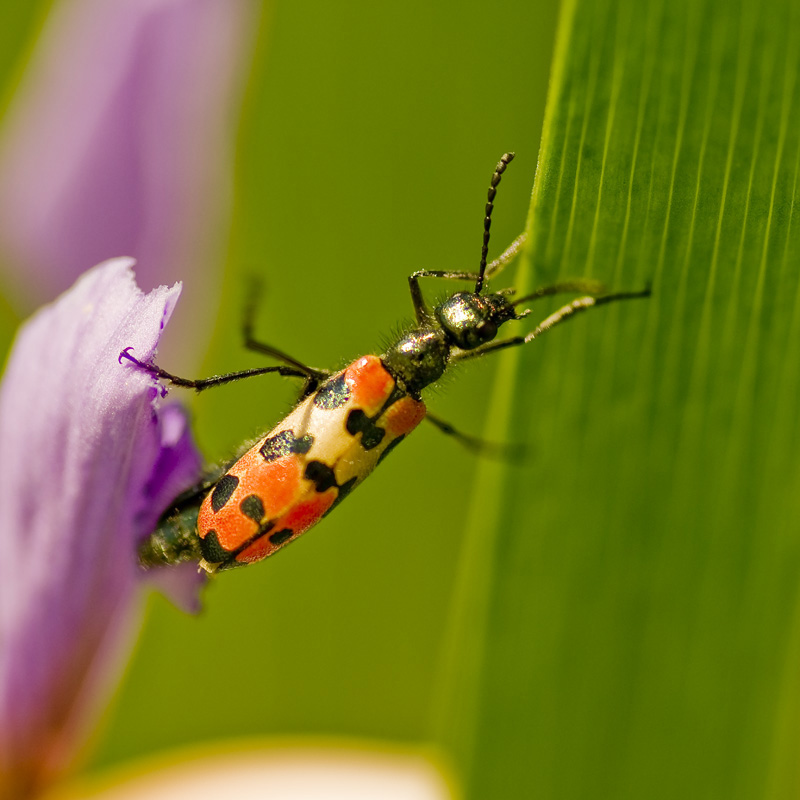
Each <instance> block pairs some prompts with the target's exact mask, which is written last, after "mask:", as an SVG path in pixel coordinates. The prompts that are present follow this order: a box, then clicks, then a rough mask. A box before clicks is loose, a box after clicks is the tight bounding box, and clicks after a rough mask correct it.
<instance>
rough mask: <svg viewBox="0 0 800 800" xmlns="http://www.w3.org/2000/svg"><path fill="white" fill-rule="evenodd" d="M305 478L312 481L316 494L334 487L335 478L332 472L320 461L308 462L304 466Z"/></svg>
mask: <svg viewBox="0 0 800 800" xmlns="http://www.w3.org/2000/svg"><path fill="white" fill-rule="evenodd" d="M306 478H308V480H310V481H313V482H314V485H315V488H316V490H317V491H318V492H325V491H327V490H328V489H330V488H331V486H336V476H335V475H334V474H333V470H332V469H331V468H330V467H329V466H328V465H327V464H323V463H322V462H321V461H309V462H308V464H306Z"/></svg>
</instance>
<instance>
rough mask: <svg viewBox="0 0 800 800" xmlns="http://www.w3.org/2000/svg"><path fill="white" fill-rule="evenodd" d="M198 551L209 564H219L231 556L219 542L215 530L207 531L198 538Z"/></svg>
mask: <svg viewBox="0 0 800 800" xmlns="http://www.w3.org/2000/svg"><path fill="white" fill-rule="evenodd" d="M200 552H202V554H203V558H204V559H205V560H206V561H208V562H209V564H219V563H220V562H222V561H227V560H228V559H229V558H230V557H231V553H229V552H228V551H227V550H226V549H225V548H224V547H223V546H222V545H221V544H220V543H219V537H218V536H217V532H216V531H208V532H207V533H206V535H205V536H204V537H203V538H202V539H201V540H200Z"/></svg>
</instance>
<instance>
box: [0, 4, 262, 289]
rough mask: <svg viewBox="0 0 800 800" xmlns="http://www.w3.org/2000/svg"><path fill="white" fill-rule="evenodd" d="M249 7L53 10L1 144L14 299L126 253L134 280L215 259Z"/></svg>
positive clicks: (63, 284)
mask: <svg viewBox="0 0 800 800" xmlns="http://www.w3.org/2000/svg"><path fill="white" fill-rule="evenodd" d="M256 11H257V5H256V4H255V3H254V2H253V0H113V2H108V0H71V2H61V3H56V4H55V5H54V7H53V11H52V12H51V13H50V14H49V16H48V17H47V19H46V22H45V26H44V29H43V31H42V34H41V36H40V39H39V41H38V42H37V47H36V49H35V51H34V53H33V57H32V59H31V62H30V64H29V66H28V68H27V70H26V72H25V75H24V77H23V81H22V83H21V85H20V90H19V91H18V92H17V94H16V96H15V98H14V102H13V104H12V106H11V108H10V109H9V113H8V115H7V120H6V123H5V130H4V135H3V141H2V149H1V150H0V243H2V247H3V248H4V250H5V254H4V259H3V260H4V261H5V263H7V264H9V265H11V266H13V267H14V268H15V272H16V273H17V274H16V277H15V284H16V285H15V288H16V289H17V290H21V292H22V294H23V295H24V296H25V297H26V298H29V299H34V300H35V301H36V303H41V302H43V301H45V300H49V299H50V298H52V297H55V296H56V295H57V294H58V293H59V292H61V291H63V290H64V289H66V288H67V287H68V286H70V285H71V284H72V283H73V282H74V281H75V280H76V279H77V277H78V275H80V274H81V273H82V272H83V271H84V270H85V269H86V265H87V264H97V263H99V262H100V261H103V260H104V259H107V258H113V257H116V256H119V255H128V256H133V257H135V258H136V259H137V264H138V266H137V275H138V279H139V282H140V284H141V285H142V286H143V287H145V288H150V287H152V286H157V285H159V284H160V283H164V282H168V281H174V280H176V279H177V278H178V277H183V276H185V275H187V274H190V273H193V272H194V273H196V271H197V269H198V265H203V266H207V265H208V264H209V263H213V262H214V260H215V258H216V255H217V254H216V253H215V247H214V246H215V245H219V244H221V243H222V242H223V241H224V240H223V237H224V221H225V217H226V216H227V214H228V205H229V204H228V199H229V192H228V188H229V187H228V183H229V181H230V178H229V175H230V165H231V160H232V159H231V152H232V138H233V134H234V132H235V124H236V120H237V119H238V100H239V96H240V86H241V83H242V80H241V79H242V78H243V77H244V70H243V69H242V67H244V66H246V64H247V60H248V56H249V54H250V52H251V49H252V48H251V47H250V45H251V42H252V34H253V31H254V30H255V29H256V27H257V26H256V25H255V24H254V22H255V14H256ZM220 223H223V224H222V225H221V224H220ZM195 285H196V286H198V287H201V286H202V287H204V288H205V289H209V288H210V287H209V286H208V278H206V279H204V281H202V282H201V281H196V282H195ZM196 291H197V292H198V293H199V292H200V289H199V288H198V289H197V290H196ZM213 296H214V293H213V291H208V292H207V294H206V296H205V297H206V300H207V301H208V299H209V298H213ZM184 303H185V301H184Z"/></svg>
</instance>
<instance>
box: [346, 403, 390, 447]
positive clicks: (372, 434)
mask: <svg viewBox="0 0 800 800" xmlns="http://www.w3.org/2000/svg"><path fill="white" fill-rule="evenodd" d="M346 427H347V432H348V433H349V434H350V435H351V436H355V435H356V434H357V433H360V434H361V446H362V447H363V448H364V449H365V450H372V449H373V448H374V447H377V446H378V445H379V444H380V443H381V442H382V441H383V437H384V436H385V435H386V431H385V429H384V428H379V427H378V426H377V425H376V424H375V422H374V420H371V419H370V418H369V417H368V416H367V415H366V414H365V413H364V412H363V411H362V410H361V409H360V408H354V409H353V410H352V411H351V412H350V413H349V414H348V415H347V423H346Z"/></svg>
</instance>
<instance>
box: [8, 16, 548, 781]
mask: <svg viewBox="0 0 800 800" xmlns="http://www.w3.org/2000/svg"><path fill="white" fill-rule="evenodd" d="M40 8H41V4H40ZM39 12H40V9H37V8H36V4H35V3H32V4H30V5H29V6H26V4H6V5H4V7H3V11H2V12H1V13H2V23H3V24H2V25H0V31H2V33H0V36H2V37H3V38H2V42H1V43H2V46H0V66H1V67H2V68H3V69H4V70H5V71H6V76H7V81H8V83H9V85H13V80H14V77H15V75H14V72H13V69H14V68H15V66H16V59H15V54H16V56H17V57H18V56H20V55H21V54H22V53H23V52H24V50H25V49H26V48H27V47H29V46H30V37H31V36H33V35H35V28H36V24H37V13H39ZM556 14H557V9H556V5H555V3H554V2H547V3H523V2H499V3H494V4H492V5H491V7H488V6H487V5H486V4H484V3H477V2H467V3H464V2H445V3H442V2H439V3H433V4H432V3H426V2H410V3H403V4H388V3H386V4H384V3H367V2H358V3H336V4H331V3H322V2H317V3H278V4H274V5H273V4H265V7H264V16H263V20H262V23H263V24H262V30H261V31H260V34H259V39H258V45H257V50H256V53H255V58H254V61H253V67H252V72H251V75H250V77H249V79H248V86H247V91H246V96H245V104H244V110H243V115H242V120H241V124H240V128H239V132H238V143H237V151H236V164H235V170H236V173H235V209H234V220H233V227H232V232H231V236H230V246H229V250H228V257H227V260H226V262H225V263H224V264H223V263H221V264H220V265H219V269H220V270H221V271H223V270H224V290H223V296H222V298H221V302H220V309H219V318H218V320H217V321H216V322H215V324H214V334H213V343H212V345H211V347H210V350H209V352H208V353H207V354H206V357H205V358H204V359H203V361H202V365H201V367H200V372H201V373H202V374H210V373H214V372H224V371H229V370H233V369H238V368H242V367H246V366H256V365H258V364H259V363H261V362H259V360H258V357H257V356H254V355H253V354H248V353H246V352H244V351H243V350H242V348H241V343H240V334H239V326H240V315H241V308H242V297H243V294H244V291H245V286H246V284H245V279H246V276H247V275H249V274H251V273H253V272H257V273H259V274H263V275H264V277H265V280H266V286H267V299H266V302H265V307H264V309H263V313H262V314H261V316H260V319H259V322H258V329H259V335H260V336H261V337H262V338H263V339H265V340H266V341H269V342H272V343H274V344H275V345H276V346H278V347H281V348H284V349H286V350H288V351H290V352H292V353H294V354H296V355H297V356H298V357H299V358H302V359H306V360H308V361H309V362H310V363H312V364H316V365H319V366H325V367H329V368H336V367H339V366H340V365H342V364H343V363H345V362H346V361H347V360H348V359H351V358H353V357H355V356H357V355H359V354H361V353H364V352H371V351H376V350H380V349H381V346H382V344H383V342H384V341H385V339H386V337H387V336H389V335H390V334H391V332H392V331H393V330H394V329H395V328H396V326H397V325H398V323H399V322H401V321H403V320H407V319H408V318H409V317H410V316H411V303H410V300H409V295H408V288H407V280H406V278H407V275H408V274H409V273H410V272H411V271H413V270H415V269H420V268H423V267H429V268H457V269H464V268H469V269H472V268H474V267H475V266H476V265H477V262H478V258H479V255H480V242H481V235H482V223H481V219H482V216H483V204H484V202H485V195H486V188H487V186H488V180H489V177H490V175H491V172H492V169H493V168H494V165H495V163H496V161H497V159H498V158H499V157H500V155H501V154H502V153H503V152H505V151H506V150H512V149H514V150H516V151H517V153H518V159H517V161H516V162H515V163H514V165H513V167H512V169H511V170H510V171H509V173H508V176H507V180H506V181H505V182H504V184H503V187H502V191H501V193H500V196H499V199H498V207H497V214H496V220H495V226H494V230H493V233H494V252H498V251H499V249H500V248H501V247H503V246H505V244H507V243H508V242H510V241H511V239H512V238H514V236H516V235H517V234H518V233H519V232H520V231H521V230H522V228H523V225H524V221H525V214H526V212H527V207H528V201H529V196H530V191H531V185H532V182H533V176H534V172H535V168H536V158H537V153H538V146H539V136H540V130H541V124H542V115H543V109H544V100H545V93H546V86H547V77H548V71H549V65H550V58H551V53H552V46H553V39H554V30H555V22H556ZM9 70H12V71H11V72H9ZM191 280H192V276H191V275H187V276H185V281H187V282H189V281H191ZM430 290H431V291H432V292H433V294H434V295H435V294H437V293H440V292H441V291H442V290H441V287H439V286H437V285H435V284H434V285H433V286H431V287H430ZM168 336H174V337H180V336H181V332H180V331H177V330H173V329H170V330H169V331H168ZM167 347H168V343H167ZM197 363H198V360H197V359H196V358H195V360H194V362H193V364H194V365H196V364H197ZM166 366H167V367H168V368H170V369H173V370H174V371H176V372H180V371H181V369H183V371H184V372H185V371H186V368H185V367H184V366H183V365H182V364H174V363H171V364H168V365H166ZM191 368H192V369H194V368H195V366H192V367H191ZM492 374H493V365H492V364H490V363H486V364H483V365H475V366H474V367H472V368H471V369H470V370H469V371H468V372H467V371H465V374H464V375H463V376H462V378H463V379H459V380H456V381H452V382H451V383H449V384H448V385H447V386H446V391H442V392H437V393H435V394H434V395H433V396H432V397H431V398H430V403H429V404H430V406H431V408H432V409H433V410H435V411H436V413H438V414H439V415H441V416H444V417H445V418H446V419H449V420H451V421H453V422H454V423H455V424H456V425H458V426H459V427H461V428H463V429H465V430H468V431H472V432H476V433H479V432H480V430H481V428H482V425H483V420H484V417H485V413H486V405H487V402H488V391H487V383H488V382H489V381H490V380H491V376H492ZM295 394H296V390H295V389H294V388H293V386H292V385H291V383H290V382H287V381H279V380H278V379H270V377H267V378H266V379H263V380H262V379H259V380H254V381H252V382H249V383H248V382H245V383H243V384H239V385H235V386H231V387H229V388H227V389H222V390H220V391H217V392H211V393H208V394H207V395H204V396H201V397H199V398H195V397H193V396H191V395H190V394H188V393H185V395H184V397H185V399H186V401H187V402H188V403H189V404H190V405H191V407H192V410H193V414H194V417H195V421H196V430H197V435H198V438H199V440H200V442H201V446H202V447H203V449H204V452H206V453H207V454H208V456H209V458H212V459H213V458H224V457H225V456H227V455H228V454H229V453H231V452H232V451H233V450H235V449H236V447H238V445H239V444H240V443H241V442H242V441H244V440H245V439H247V438H249V437H251V436H253V435H254V434H256V433H257V432H258V431H260V430H262V429H264V428H267V427H269V426H271V425H272V424H274V422H275V421H276V420H277V419H278V418H279V417H280V416H281V415H282V414H284V413H285V411H286V409H287V408H288V407H289V405H290V404H291V402H292V400H293V398H294V396H295ZM476 464H477V461H476V459H475V458H474V457H473V456H472V455H470V454H468V453H466V452H464V451H463V450H462V449H461V448H460V447H459V446H458V445H457V444H456V443H455V442H453V441H451V440H449V439H448V438H447V437H444V436H442V435H441V434H440V433H439V432H437V431H436V430H435V429H434V428H433V427H432V426H427V425H424V426H422V429H420V431H419V432H417V433H416V434H415V436H414V437H413V438H412V439H411V441H409V442H408V443H407V444H405V445H404V446H403V447H402V448H400V449H399V450H398V451H397V452H396V453H395V454H394V455H393V456H392V458H391V459H389V460H388V461H387V462H386V463H385V464H384V465H382V467H381V469H380V470H378V471H377V472H376V474H375V475H374V476H372V478H371V479H370V480H369V481H368V482H367V483H366V484H365V485H364V486H363V487H362V488H361V489H359V491H358V492H357V493H356V494H355V495H354V496H353V497H352V498H350V499H349V500H348V502H347V503H345V504H343V505H342V506H341V507H340V508H339V509H338V510H337V512H336V514H334V515H332V516H331V517H329V518H328V519H327V520H326V521H325V524H324V525H321V526H320V527H319V528H317V529H315V530H314V531H312V532H311V534H310V535H309V536H308V537H306V538H305V539H304V540H302V541H300V542H298V543H297V544H295V545H294V546H293V547H292V548H290V549H289V550H288V551H286V552H285V553H283V554H281V556H280V557H279V558H275V559H272V560H270V561H269V562H265V563H263V564H261V565H259V566H257V567H254V568H252V569H246V570H241V571H239V572H234V573H229V574H226V575H225V576H223V577H222V578H221V579H220V580H216V581H214V582H213V585H212V586H211V587H210V588H209V589H208V591H207V592H206V595H205V610H204V612H203V613H202V614H201V616H199V617H197V618H193V617H189V616H186V615H184V614H183V613H181V612H180V611H178V610H176V609H175V608H173V607H172V606H171V605H170V604H169V603H168V602H167V601H165V600H164V599H162V598H161V597H158V596H153V597H151V598H150V599H149V601H148V604H147V614H146V622H145V625H144V629H143V632H142V635H141V638H140V641H139V644H138V647H137V649H136V652H135V654H134V657H133V659H132V661H131V664H130V667H129V669H128V671H127V673H126V675H125V679H124V681H123V683H122V686H121V689H120V691H119V694H118V697H117V699H116V701H115V704H114V706H113V708H112V710H111V712H110V714H109V715H108V719H107V721H106V725H105V729H104V731H103V732H102V733H101V735H100V736H99V737H98V740H97V743H96V749H95V752H94V756H93V757H92V761H91V765H92V767H98V766H106V765H110V764H114V763H117V762H121V761H124V760H125V759H129V758H131V757H135V756H140V755H145V754H150V753H153V752H157V751H159V750H161V749H162V748H168V747H171V746H174V745H182V744H185V743H191V742H204V741H208V740H216V739H218V738H222V737H229V736H236V737H240V736H248V735H265V734H298V733H311V734H335V735H340V734H341V735H353V736H369V737H380V738H388V739H395V740H406V741H418V740H420V739H423V738H426V737H427V736H429V733H430V706H431V702H432V695H433V693H434V691H435V689H434V685H435V679H436V674H437V660H438V657H439V654H440V647H441V642H442V637H443V629H444V626H445V620H446V615H447V613H448V604H449V598H450V595H451V588H452V584H453V579H454V572H455V566H456V562H457V558H458V555H459V548H460V544H461V537H462V531H463V529H464V524H465V519H466V517H467V515H468V509H469V497H470V493H471V488H472V485H473V481H474V477H475V470H476Z"/></svg>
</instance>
